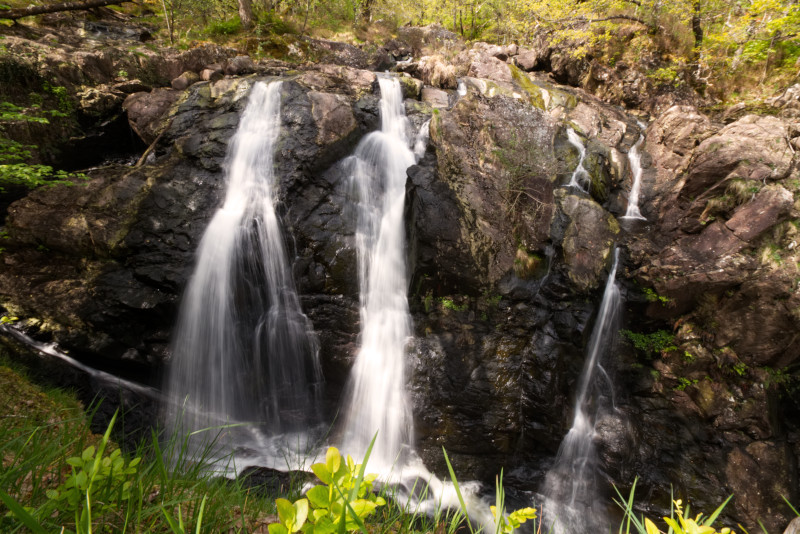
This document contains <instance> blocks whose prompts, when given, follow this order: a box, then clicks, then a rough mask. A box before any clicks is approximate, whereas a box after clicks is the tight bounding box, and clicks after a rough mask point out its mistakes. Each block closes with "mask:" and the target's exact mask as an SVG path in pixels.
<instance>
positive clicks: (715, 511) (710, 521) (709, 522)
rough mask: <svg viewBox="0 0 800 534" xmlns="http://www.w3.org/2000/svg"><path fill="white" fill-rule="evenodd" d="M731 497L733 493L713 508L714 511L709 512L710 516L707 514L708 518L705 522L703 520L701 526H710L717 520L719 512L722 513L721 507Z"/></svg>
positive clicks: (687, 511)
mask: <svg viewBox="0 0 800 534" xmlns="http://www.w3.org/2000/svg"><path fill="white" fill-rule="evenodd" d="M732 497H733V494H731V495H728V498H727V499H725V502H723V503H722V504H720V505H719V508H717V509H716V510H714V513H713V514H711V515H710V516H708V519H706V520H705V522H703V526H706V527H710V526H711V523H713V522H714V521H716V520H717V517H719V514H721V513H722V510H723V508H725V506H726V505H727V504H728V501H730V500H731V498H732ZM686 515H687V516H688V515H689V510H688V509H687V510H686Z"/></svg>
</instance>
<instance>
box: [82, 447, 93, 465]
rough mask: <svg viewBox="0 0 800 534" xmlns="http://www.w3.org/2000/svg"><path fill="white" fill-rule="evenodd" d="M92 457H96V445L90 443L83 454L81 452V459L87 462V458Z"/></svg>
mask: <svg viewBox="0 0 800 534" xmlns="http://www.w3.org/2000/svg"><path fill="white" fill-rule="evenodd" d="M92 458H94V445H89V446H88V447H86V449H85V450H84V451H83V454H81V460H83V461H84V462H85V461H87V460H91V459H92Z"/></svg>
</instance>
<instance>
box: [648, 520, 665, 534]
mask: <svg viewBox="0 0 800 534" xmlns="http://www.w3.org/2000/svg"><path fill="white" fill-rule="evenodd" d="M644 528H645V529H646V530H647V534H661V533H660V532H659V530H658V527H656V525H655V523H653V522H652V521H650V520H649V519H647V518H646V517H645V518H644Z"/></svg>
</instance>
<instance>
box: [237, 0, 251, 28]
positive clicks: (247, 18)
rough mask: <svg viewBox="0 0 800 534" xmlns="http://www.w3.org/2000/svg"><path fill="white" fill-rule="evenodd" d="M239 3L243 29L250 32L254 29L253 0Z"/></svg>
mask: <svg viewBox="0 0 800 534" xmlns="http://www.w3.org/2000/svg"><path fill="white" fill-rule="evenodd" d="M238 1H239V20H240V21H241V22H242V28H244V29H245V30H249V29H250V28H252V27H253V5H252V2H251V0H238Z"/></svg>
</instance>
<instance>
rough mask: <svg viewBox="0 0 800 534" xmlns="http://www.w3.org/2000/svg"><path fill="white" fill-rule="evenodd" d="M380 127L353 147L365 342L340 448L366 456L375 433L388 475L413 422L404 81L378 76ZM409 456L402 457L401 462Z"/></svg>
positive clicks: (409, 442) (375, 454)
mask: <svg viewBox="0 0 800 534" xmlns="http://www.w3.org/2000/svg"><path fill="white" fill-rule="evenodd" d="M379 83H380V87H381V130H380V131H377V132H373V133H370V134H369V135H367V136H366V137H365V138H364V139H363V140H362V141H361V143H360V144H359V145H358V148H356V152H355V159H354V163H353V174H352V181H353V186H354V190H355V191H356V193H357V195H358V221H357V229H356V245H357V248H358V270H359V273H358V274H359V281H360V288H361V292H360V295H361V339H360V344H361V348H360V350H359V352H358V355H357V356H356V362H355V365H354V367H353V370H352V371H351V376H350V381H349V383H348V386H347V389H346V399H347V400H346V407H345V410H344V416H345V419H344V421H345V424H344V438H343V443H342V447H343V449H344V450H346V451H347V452H348V453H350V454H353V455H354V456H356V457H363V456H364V453H365V452H366V449H367V447H368V446H369V443H370V441H371V440H372V437H373V435H374V434H375V432H376V431H377V432H378V437H377V441H376V444H375V447H374V449H373V451H372V456H371V459H370V467H371V469H374V470H377V471H378V472H380V473H387V472H389V471H390V470H391V469H392V466H394V465H395V463H396V462H397V461H398V458H399V456H400V454H401V452H403V451H404V450H409V451H410V450H411V447H412V446H413V442H414V428H413V421H412V416H411V408H410V405H409V401H408V398H407V395H406V390H405V377H406V373H405V366H406V362H405V359H406V358H405V354H406V345H407V343H408V340H409V338H410V336H411V316H410V314H409V310H408V299H407V297H406V293H407V291H408V280H407V274H406V270H407V269H406V240H405V229H404V224H403V208H404V205H405V188H406V169H408V167H410V166H411V165H413V164H414V163H415V162H416V158H415V155H414V152H413V151H412V150H411V148H410V144H411V141H412V140H411V139H410V136H409V132H410V127H411V126H410V123H409V121H408V118H407V117H406V114H405V110H404V107H403V96H402V92H401V89H400V83H399V82H398V81H397V79H395V78H389V77H381V78H379ZM406 461H407V460H406V459H404V460H403V461H402V463H405V462H406Z"/></svg>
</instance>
